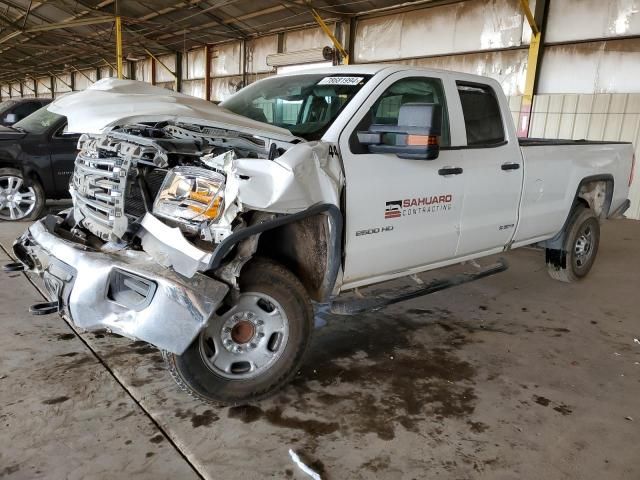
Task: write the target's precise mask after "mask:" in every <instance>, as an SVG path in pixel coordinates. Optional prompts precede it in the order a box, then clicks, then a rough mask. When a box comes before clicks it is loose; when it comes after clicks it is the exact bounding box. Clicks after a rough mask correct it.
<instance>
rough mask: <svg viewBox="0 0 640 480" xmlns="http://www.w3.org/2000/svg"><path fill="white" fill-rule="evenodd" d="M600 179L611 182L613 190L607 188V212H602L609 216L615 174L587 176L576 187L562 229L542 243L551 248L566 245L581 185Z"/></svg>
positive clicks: (556, 248)
mask: <svg viewBox="0 0 640 480" xmlns="http://www.w3.org/2000/svg"><path fill="white" fill-rule="evenodd" d="M598 181H605V182H611V191H609V190H607V198H606V199H605V204H604V206H606V208H607V211H606V214H605V212H603V213H602V214H601V217H602V218H609V209H610V208H611V201H612V200H613V191H614V188H615V182H614V179H613V175H610V174H601V175H591V176H590V177H585V178H583V179H582V180H581V181H580V183H579V184H578V188H576V193H575V195H574V197H573V203H572V204H571V209H570V210H569V213H568V214H567V218H566V220H565V221H564V223H563V224H562V228H561V229H560V231H559V232H558V233H556V234H555V236H553V237H552V238H550V239H549V240H545V241H544V242H542V245H544V246H545V247H546V248H549V249H552V250H562V246H563V245H564V236H565V233H566V231H567V226H568V223H569V220H571V216H572V215H573V211H574V210H575V208H576V206H577V205H578V198H579V197H578V194H579V193H580V187H582V185H584V184H585V183H589V182H598Z"/></svg>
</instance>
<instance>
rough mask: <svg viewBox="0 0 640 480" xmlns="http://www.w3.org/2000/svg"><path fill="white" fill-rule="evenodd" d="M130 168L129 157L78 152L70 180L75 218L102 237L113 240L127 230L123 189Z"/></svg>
mask: <svg viewBox="0 0 640 480" xmlns="http://www.w3.org/2000/svg"><path fill="white" fill-rule="evenodd" d="M92 153H93V152H92ZM101 153H102V152H101ZM130 167H131V160H129V159H127V158H121V157H119V156H109V157H105V158H98V157H97V156H95V157H94V156H93V155H86V154H84V153H82V152H81V153H80V154H79V155H78V157H77V158H76V168H75V171H74V173H73V179H72V183H71V194H72V196H73V199H74V213H75V218H76V220H80V219H81V220H82V223H83V225H84V226H85V227H86V228H87V229H88V230H89V231H91V232H92V233H93V234H95V235H97V236H98V237H100V238H101V239H102V240H105V241H113V240H116V239H117V238H121V237H122V236H123V235H124V233H125V232H126V230H127V227H128V219H127V217H126V216H125V215H124V192H125V190H126V186H127V175H128V174H129V170H130Z"/></svg>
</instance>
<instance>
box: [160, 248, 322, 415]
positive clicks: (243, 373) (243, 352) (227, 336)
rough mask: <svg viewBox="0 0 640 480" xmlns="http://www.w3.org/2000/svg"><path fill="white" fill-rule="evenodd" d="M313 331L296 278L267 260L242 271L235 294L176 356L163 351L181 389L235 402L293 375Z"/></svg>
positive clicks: (213, 399) (262, 392)
mask: <svg viewBox="0 0 640 480" xmlns="http://www.w3.org/2000/svg"><path fill="white" fill-rule="evenodd" d="M312 331H313V308H312V306H311V301H310V299H309V296H308V295H307V292H306V290H305V288H304V287H303V285H302V283H300V280H298V279H297V278H296V277H295V275H293V274H292V273H291V272H290V271H289V270H287V269H286V268H284V267H283V266H281V265H280V264H277V263H275V262H273V261H270V260H265V259H257V260H254V261H252V262H251V263H250V264H248V265H247V267H246V268H245V269H244V270H243V271H242V274H241V276H240V296H239V298H238V300H237V302H235V304H234V305H233V306H231V307H230V308H229V309H228V310H226V311H225V310H224V309H223V310H220V309H219V310H218V312H216V314H214V316H213V317H212V318H211V320H210V321H209V324H208V325H207V327H205V329H204V330H203V331H202V332H201V334H200V335H199V336H198V337H197V338H196V339H195V340H194V342H193V343H192V344H191V346H190V347H189V348H188V349H187V350H186V351H185V352H184V353H183V354H182V355H175V354H172V353H170V352H163V357H164V359H165V362H166V364H167V367H168V369H169V372H170V373H171V376H172V377H173V379H174V380H175V381H176V383H177V384H178V386H180V387H181V388H182V389H183V390H185V391H186V392H187V393H189V394H191V395H192V396H194V397H196V398H198V399H200V400H203V401H206V402H216V403H223V404H228V405H237V404H242V403H247V402H251V401H256V400H259V399H261V398H264V397H266V396H268V395H270V394H272V393H273V392H275V391H276V390H278V389H280V388H281V387H282V386H283V385H285V384H286V383H287V382H288V381H289V380H290V379H291V378H292V377H293V376H294V375H295V373H296V371H297V370H298V368H299V367H300V364H301V363H302V359H303V357H304V354H305V352H306V350H307V347H308V345H309V342H310V337H311V332H312Z"/></svg>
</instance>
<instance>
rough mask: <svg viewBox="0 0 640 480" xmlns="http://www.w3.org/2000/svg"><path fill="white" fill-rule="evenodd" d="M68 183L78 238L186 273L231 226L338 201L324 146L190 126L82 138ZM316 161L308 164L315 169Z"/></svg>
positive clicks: (127, 129) (335, 172)
mask: <svg viewBox="0 0 640 480" xmlns="http://www.w3.org/2000/svg"><path fill="white" fill-rule="evenodd" d="M78 148H79V150H80V152H79V154H78V157H77V160H76V168H75V172H74V175H73V177H72V181H71V185H70V189H71V195H72V197H73V200H74V207H73V219H72V220H71V221H72V222H73V227H72V229H71V232H72V233H73V235H74V236H76V237H77V238H80V239H82V240H84V241H88V242H91V243H92V244H93V246H94V248H95V247H98V248H99V249H100V250H101V251H105V252H113V251H118V250H122V249H125V248H128V249H130V248H133V249H141V250H144V251H145V252H147V253H148V254H150V255H151V256H152V257H154V259H155V260H156V261H158V263H160V264H161V265H163V266H165V267H172V268H173V269H174V270H175V271H176V272H178V273H180V274H182V275H185V276H188V277H190V276H193V275H194V274H195V273H196V272H198V271H205V270H206V269H207V266H208V264H209V259H210V254H211V252H212V251H213V250H214V248H215V246H216V245H217V244H219V243H220V242H222V241H223V240H224V239H225V238H227V237H228V236H229V235H231V234H232V233H233V232H234V231H237V230H238V229H241V228H245V227H246V226H248V225H250V224H251V223H253V222H255V221H256V219H257V218H258V217H260V218H264V216H265V214H257V212H260V211H262V212H269V215H270V216H271V218H273V216H275V215H277V214H282V213H295V212H297V211H301V210H303V209H305V208H308V207H309V206H311V205H313V204H314V203H317V202H320V201H322V202H330V203H334V204H336V203H337V202H338V191H339V188H340V185H341V182H342V176H341V175H342V173H341V169H340V165H339V164H338V163H337V161H335V160H332V157H331V156H330V155H328V146H327V145H326V144H323V143H321V142H310V143H306V142H296V143H287V142H283V141H275V140H271V139H265V138H261V137H258V136H253V135H249V134H244V133H241V132H235V131H230V130H224V129H219V128H214V127H209V126H201V125H194V124H184V123H173V122H166V121H165V122H160V123H155V124H148V123H138V124H133V125H126V126H123V127H118V128H115V129H113V130H111V131H110V132H109V133H106V134H99V135H95V134H92V135H88V134H85V135H83V136H82V137H81V138H80V141H79V144H78ZM314 167H315V168H314Z"/></svg>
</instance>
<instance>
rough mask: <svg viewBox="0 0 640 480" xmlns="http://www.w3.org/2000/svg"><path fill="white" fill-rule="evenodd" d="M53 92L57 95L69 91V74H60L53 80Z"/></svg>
mask: <svg viewBox="0 0 640 480" xmlns="http://www.w3.org/2000/svg"><path fill="white" fill-rule="evenodd" d="M54 82H55V83H54V87H53V88H54V90H55V92H56V94H58V93H66V92H70V91H71V87H70V85H71V74H70V73H60V74H58V75H57V76H56V78H55V79H54Z"/></svg>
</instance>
